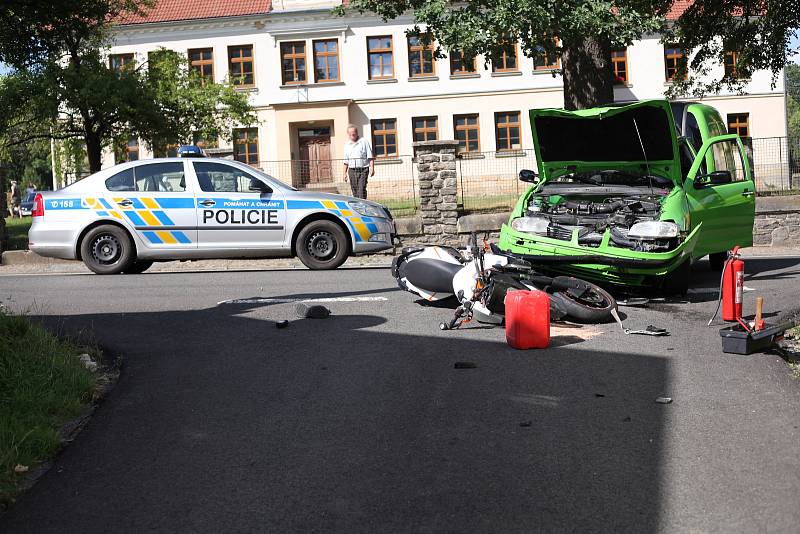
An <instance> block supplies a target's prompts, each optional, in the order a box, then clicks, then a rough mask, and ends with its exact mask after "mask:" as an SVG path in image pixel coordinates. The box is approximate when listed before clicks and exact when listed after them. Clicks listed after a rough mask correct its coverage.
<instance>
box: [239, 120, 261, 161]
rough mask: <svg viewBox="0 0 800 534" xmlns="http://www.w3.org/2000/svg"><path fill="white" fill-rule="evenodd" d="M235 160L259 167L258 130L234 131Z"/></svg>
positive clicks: (244, 129) (240, 129)
mask: <svg viewBox="0 0 800 534" xmlns="http://www.w3.org/2000/svg"><path fill="white" fill-rule="evenodd" d="M233 158H234V159H235V160H236V161H241V162H242V163H247V164H248V165H253V166H256V165H258V128H238V129H236V130H234V131H233Z"/></svg>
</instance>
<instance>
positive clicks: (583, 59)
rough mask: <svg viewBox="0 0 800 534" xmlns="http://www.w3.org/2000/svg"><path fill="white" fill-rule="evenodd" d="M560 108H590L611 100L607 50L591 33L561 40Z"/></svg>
mask: <svg viewBox="0 0 800 534" xmlns="http://www.w3.org/2000/svg"><path fill="white" fill-rule="evenodd" d="M562 46H563V48H562V50H561V62H562V69H563V73H564V74H563V77H564V109H569V110H576V109H586V108H593V107H597V106H602V105H604V104H610V103H613V102H614V77H613V74H612V72H611V50H610V49H609V47H608V46H607V45H606V44H605V43H602V42H600V41H599V40H597V39H595V38H593V37H584V38H581V39H577V40H574V41H571V40H565V41H563V44H562Z"/></svg>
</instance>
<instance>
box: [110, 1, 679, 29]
mask: <svg viewBox="0 0 800 534" xmlns="http://www.w3.org/2000/svg"><path fill="white" fill-rule="evenodd" d="M343 3H344V4H345V5H347V4H348V3H349V2H348V0H343ZM692 3H693V0H676V1H675V2H674V3H673V4H672V7H671V8H670V10H669V12H668V13H667V19H669V20H676V19H677V18H678V17H680V16H681V15H682V14H683V12H684V11H686V9H687V8H688V7H689V6H690V5H692ZM271 7H272V0H156V3H155V5H154V6H153V7H152V8H149V9H146V10H145V12H144V13H141V14H136V13H126V14H123V15H121V16H120V17H118V18H117V21H116V22H117V24H124V25H127V24H148V23H154V22H178V21H183V20H199V19H214V18H222V17H241V16H246V15H261V14H265V13H268V12H269V11H270V9H271Z"/></svg>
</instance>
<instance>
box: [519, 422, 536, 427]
mask: <svg viewBox="0 0 800 534" xmlns="http://www.w3.org/2000/svg"><path fill="white" fill-rule="evenodd" d="M532 425H533V421H520V422H519V426H521V427H528V426H532Z"/></svg>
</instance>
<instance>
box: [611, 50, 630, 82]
mask: <svg viewBox="0 0 800 534" xmlns="http://www.w3.org/2000/svg"><path fill="white" fill-rule="evenodd" d="M611 71H612V72H613V73H614V83H615V84H617V85H625V84H626V83H628V49H627V48H623V49H621V50H612V51H611Z"/></svg>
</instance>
